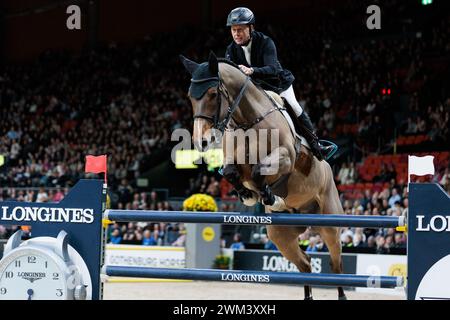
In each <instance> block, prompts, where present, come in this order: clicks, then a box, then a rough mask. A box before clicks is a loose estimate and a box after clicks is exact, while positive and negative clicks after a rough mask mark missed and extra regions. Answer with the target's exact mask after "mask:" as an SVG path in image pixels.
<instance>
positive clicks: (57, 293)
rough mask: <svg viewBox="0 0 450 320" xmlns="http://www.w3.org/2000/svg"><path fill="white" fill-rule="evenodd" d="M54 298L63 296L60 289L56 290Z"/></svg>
mask: <svg viewBox="0 0 450 320" xmlns="http://www.w3.org/2000/svg"><path fill="white" fill-rule="evenodd" d="M56 291H57V292H56V296H57V297H62V295H63V290H62V289H56Z"/></svg>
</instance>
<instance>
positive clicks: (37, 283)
mask: <svg viewBox="0 0 450 320" xmlns="http://www.w3.org/2000/svg"><path fill="white" fill-rule="evenodd" d="M65 272H66V271H64V269H63V268H62V267H61V266H60V264H58V262H57V259H55V257H54V256H53V255H52V254H49V253H45V252H44V251H40V250H36V249H19V250H16V251H14V252H11V254H9V255H7V256H6V257H4V260H3V261H2V265H1V267H0V300H65V299H67V298H68V297H67V274H66V273H65Z"/></svg>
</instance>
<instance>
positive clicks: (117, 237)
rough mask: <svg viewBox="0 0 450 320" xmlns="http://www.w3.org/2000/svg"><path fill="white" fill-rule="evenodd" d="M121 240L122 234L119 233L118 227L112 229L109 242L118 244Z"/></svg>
mask: <svg viewBox="0 0 450 320" xmlns="http://www.w3.org/2000/svg"><path fill="white" fill-rule="evenodd" d="M121 242H122V236H121V235H120V230H119V229H114V230H113V232H112V233H111V243H112V244H120V243H121Z"/></svg>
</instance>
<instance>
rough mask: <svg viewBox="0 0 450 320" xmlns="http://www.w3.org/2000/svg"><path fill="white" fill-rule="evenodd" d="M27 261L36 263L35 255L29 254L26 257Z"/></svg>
mask: <svg viewBox="0 0 450 320" xmlns="http://www.w3.org/2000/svg"><path fill="white" fill-rule="evenodd" d="M28 263H36V257H35V256H29V257H28Z"/></svg>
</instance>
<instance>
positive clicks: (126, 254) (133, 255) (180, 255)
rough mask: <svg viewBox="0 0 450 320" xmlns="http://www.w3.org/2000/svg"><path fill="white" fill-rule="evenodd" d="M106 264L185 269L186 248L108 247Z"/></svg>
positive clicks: (109, 245)
mask: <svg viewBox="0 0 450 320" xmlns="http://www.w3.org/2000/svg"><path fill="white" fill-rule="evenodd" d="M105 264H106V265H111V266H124V267H148V268H150V267H151V268H185V267H186V254H185V249H184V248H179V247H160V246H138V245H115V244H108V245H106V251H105Z"/></svg>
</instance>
